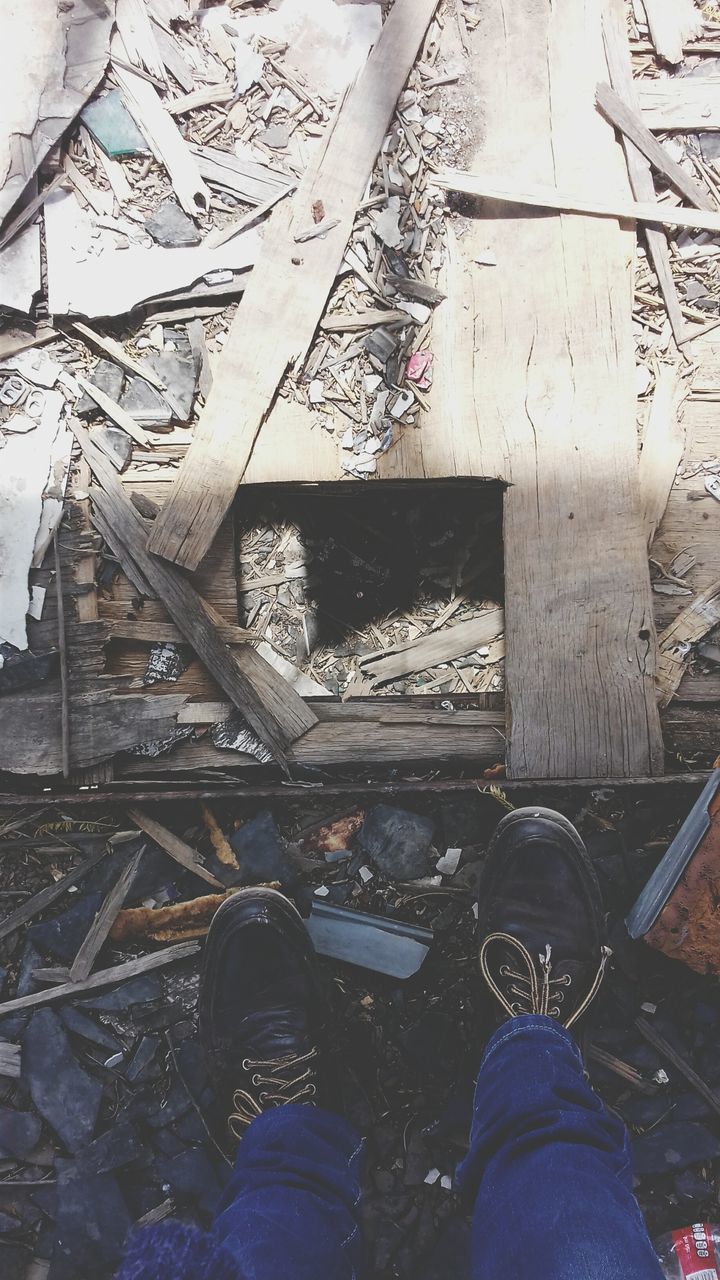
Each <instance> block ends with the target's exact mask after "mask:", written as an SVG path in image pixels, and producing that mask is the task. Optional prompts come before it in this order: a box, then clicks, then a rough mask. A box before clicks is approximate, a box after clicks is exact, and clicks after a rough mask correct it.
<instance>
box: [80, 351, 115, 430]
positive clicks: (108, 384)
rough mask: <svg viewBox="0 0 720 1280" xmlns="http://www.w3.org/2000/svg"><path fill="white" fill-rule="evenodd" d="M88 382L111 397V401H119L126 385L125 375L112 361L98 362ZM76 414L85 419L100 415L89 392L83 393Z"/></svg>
mask: <svg viewBox="0 0 720 1280" xmlns="http://www.w3.org/2000/svg"><path fill="white" fill-rule="evenodd" d="M88 382H91V383H92V385H93V386H94V387H98V389H99V390H100V391H104V392H105V395H107V396H110V399H111V400H115V401H118V400H119V399H120V396H121V395H122V389H123V386H124V384H125V374H124V373H123V370H122V369H120V368H119V367H118V365H116V364H113V362H112V360H98V362H97V364H96V365H95V368H94V369H93V371H92V373H91V374H90V377H89V378H88ZM75 412H76V413H77V414H78V416H79V417H81V418H85V417H88V416H89V415H94V414H96V413H99V412H100V409H99V407H98V405H97V404H96V403H95V401H94V400H93V398H92V396H89V395H88V393H87V391H83V393H82V395H81V397H80V399H79V400H78V402H77V408H76V410H75Z"/></svg>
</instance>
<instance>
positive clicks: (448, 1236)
mask: <svg viewBox="0 0 720 1280" xmlns="http://www.w3.org/2000/svg"><path fill="white" fill-rule="evenodd" d="M448 1276H452V1277H453V1280H470V1228H469V1226H468V1224H467V1222H463V1221H462V1220H460V1219H457V1218H451V1219H450V1221H449V1222H448V1223H447V1224H446V1225H445V1227H444V1228H443V1230H442V1231H441V1232H440V1234H439V1235H438V1237H437V1240H436V1241H435V1245H434V1247H433V1248H432V1249H431V1250H430V1252H429V1254H427V1255H426V1256H425V1257H424V1258H421V1259H420V1264H419V1266H418V1268H417V1270H416V1271H415V1275H414V1280H448Z"/></svg>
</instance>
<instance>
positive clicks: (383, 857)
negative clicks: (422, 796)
mask: <svg viewBox="0 0 720 1280" xmlns="http://www.w3.org/2000/svg"><path fill="white" fill-rule="evenodd" d="M433 831H434V825H433V823H432V822H431V821H430V819H429V818H422V817H420V815H419V814H417V813H409V812H408V811H407V810H406V809H395V808H392V807H391V806H390V805H387V804H378V805H375V808H374V809H370V810H369V812H368V813H367V815H366V817H365V821H364V823H363V825H362V827H361V829H360V832H359V836H358V839H359V843H360V845H361V846H362V848H363V849H364V851H365V853H366V854H367V855H368V857H370V858H372V860H373V862H374V863H375V864H376V866H378V867H379V868H380V870H381V871H384V872H385V874H386V875H388V876H392V877H393V878H394V879H396V880H418V879H419V878H420V876H425V875H428V873H429V872H430V870H431V866H432V864H431V860H430V857H429V849H430V842H431V840H432V837H433Z"/></svg>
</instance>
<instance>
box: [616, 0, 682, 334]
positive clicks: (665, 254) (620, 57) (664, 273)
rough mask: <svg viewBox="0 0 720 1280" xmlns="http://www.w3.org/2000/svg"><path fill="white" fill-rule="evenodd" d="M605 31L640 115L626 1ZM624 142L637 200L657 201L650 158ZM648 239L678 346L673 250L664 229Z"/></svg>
mask: <svg viewBox="0 0 720 1280" xmlns="http://www.w3.org/2000/svg"><path fill="white" fill-rule="evenodd" d="M602 30H603V43H604V46H605V57H606V59H607V65H608V73H609V75H610V81H611V84H612V86H613V89H614V90H615V91H616V92H617V93H618V94H619V95H620V97H621V98H622V100H623V102H624V103H626V104H627V106H628V107H629V108H632V110H633V112H635V113H638V112H639V111H640V107H639V103H638V97H637V89H636V82H635V80H634V78H633V71H632V59H631V57H630V49H629V47H628V40H627V19H626V10H625V3H624V0H606V3H605V6H604V8H603V13H602ZM636 136H637V134H636ZM650 137H652V134H650ZM622 143H623V150H624V152H625V159H626V161H627V167H628V177H629V179H630V186H631V188H632V193H633V195H634V196H635V199H636V200H644V201H648V202H649V201H652V200H654V199H655V184H654V182H653V177H652V173H651V172H650V164H649V161H648V159H647V157H646V156H645V155H644V154H643V152H641V151H639V150H638V148H637V146H636V145H635V143H634V142H632V141H631V140H630V138H629V137H628V135H627V134H623V137H622ZM645 239H646V242H647V247H648V253H649V254H650V261H651V262H652V265H653V267H654V268H655V275H656V276H657V280H658V286H659V288H660V292H661V294H662V296H663V300H664V302H665V309H666V311H667V314H668V319H669V321H670V326H671V328H672V331H673V336H674V338H675V341H676V343H680V342H682V341H683V338H684V336H685V325H684V323H683V316H682V308H681V306H680V299H679V298H678V294H677V289H676V288H675V281H674V280H673V274H672V268H671V266H670V249H669V246H668V242H667V235H666V233H665V231H664V230H663V229H662V228H661V227H653V226H650V225H648V226H646V227H645Z"/></svg>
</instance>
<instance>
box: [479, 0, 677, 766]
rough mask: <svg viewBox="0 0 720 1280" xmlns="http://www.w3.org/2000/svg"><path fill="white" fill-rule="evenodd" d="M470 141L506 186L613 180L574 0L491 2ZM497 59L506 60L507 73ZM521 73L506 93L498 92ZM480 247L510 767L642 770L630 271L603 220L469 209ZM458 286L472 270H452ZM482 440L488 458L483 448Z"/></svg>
mask: <svg viewBox="0 0 720 1280" xmlns="http://www.w3.org/2000/svg"><path fill="white" fill-rule="evenodd" d="M476 39H477V47H478V48H482V49H483V51H484V53H483V57H482V58H478V59H476V62H475V72H474V77H475V83H476V87H477V90H478V95H479V99H480V101H481V103H482V107H483V120H482V127H483V131H484V136H483V139H482V142H481V145H480V146H479V149H478V151H477V153H476V155H475V157H474V159H473V161H472V162H471V163H470V164H469V165H468V168H469V169H470V170H476V171H478V172H480V171H481V169H482V170H483V171H484V172H487V173H498V172H503V173H504V175H505V180H506V181H507V184H508V186H510V185H511V184H515V185H517V186H520V185H523V184H525V185H526V186H527V185H530V184H533V183H536V184H541V183H542V184H548V185H555V186H557V187H564V188H568V189H572V190H573V191H576V192H578V193H581V192H583V193H584V192H586V193H587V195H588V197H590V196H592V195H593V194H596V193H597V192H598V191H602V192H604V193H605V194H606V196H610V195H611V194H612V195H615V194H617V195H620V196H625V195H627V190H628V187H627V173H626V169H625V165H624V162H623V157H622V152H621V150H620V148H619V146H618V144H617V143H616V141H615V138H614V134H613V131H612V129H611V128H610V126H609V125H608V124H607V123H606V121H604V120H603V119H602V117H601V116H600V115H599V113H598V112H597V111H596V109H595V106H594V93H595V86H596V84H597V82H598V80H600V79H602V78H603V76H606V75H607V70H606V67H605V60H604V56H603V44H602V33H601V23H600V6H598V5H596V4H595V3H593V2H592V0H559V2H558V3H555V4H554V5H552V6H550V4H548V3H547V0H529V3H527V4H524V5H509V4H507V3H503V0H493V2H492V3H490V4H488V5H486V6H485V7H484V8H483V11H482V14H481V20H480V23H479V26H478V29H477V35H476ZM508 67H511V68H513V73H512V75H511V76H508V74H507V71H508ZM520 83H522V84H523V86H524V92H522V93H520V92H518V85H519V84H520ZM480 249H482V250H488V249H489V250H491V251H494V252H495V253H496V256H497V260H498V267H497V268H494V269H493V270H492V271H490V272H486V273H485V274H483V275H482V286H480V284H477V285H476V286H475V288H476V290H477V292H476V295H475V297H473V298H472V299H471V312H470V314H471V315H472V314H474V316H475V323H474V332H473V343H472V389H473V393H474V394H473V400H474V404H473V412H474V414H475V415H476V416H477V420H478V422H479V423H480V424H481V425H480V430H481V432H482V448H483V452H484V455H485V456H486V457H488V463H489V470H488V471H486V474H493V469H492V468H493V464H494V465H497V463H496V457H497V453H498V452H499V454H500V455H501V458H502V462H501V465H500V474H501V475H502V476H503V478H504V479H505V480H507V481H509V482H510V487H509V488H508V490H507V492H506V495H505V523H504V541H505V582H506V599H505V618H506V636H507V640H506V644H507V656H506V683H507V699H508V728H509V754H508V772H509V774H510V776H511V777H516V778H517V777H534V778H542V777H553V776H554V777H603V776H608V777H610V776H616V777H623V776H628V775H638V774H647V775H651V774H654V773H658V772H660V771H661V769H662V760H663V754H662V739H661V734H660V722H659V716H658V711H657V707H656V703H655V692H654V687H653V680H654V674H655V662H656V637H655V629H654V624H653V616H652V597H651V592H650V580H649V573H648V564H647V558H646V552H645V540H644V534H643V526H642V520H641V511H640V502H639V485H638V463H637V444H636V431H635V391H634V348H633V341H632V332H631V285H632V282H631V275H630V266H631V262H632V256H633V251H634V234H633V233H632V232H631V231H629V230H626V229H623V228H621V227H620V225H619V224H618V223H617V222H615V221H613V220H610V219H602V220H601V219H593V218H590V217H583V216H578V215H567V214H544V213H535V212H533V211H529V210H528V211H520V210H518V208H517V207H513V206H507V205H506V206H502V205H501V206H498V205H497V204H495V203H493V204H492V205H489V206H488V214H487V215H484V212H483V209H482V206H479V205H476V217H475V218H474V219H473V221H472V223H471V229H470V232H469V239H468V237H467V236H466V237H464V238H463V254H464V255H465V256H466V260H467V258H469V259H470V260H472V258H473V257H474V255H475V253H476V252H477V251H478V250H480ZM465 279H466V280H469V282H470V285H471V286H472V283H473V279H475V280H477V277H473V276H472V275H471V274H470V273H466V276H465ZM493 454H495V458H493Z"/></svg>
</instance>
